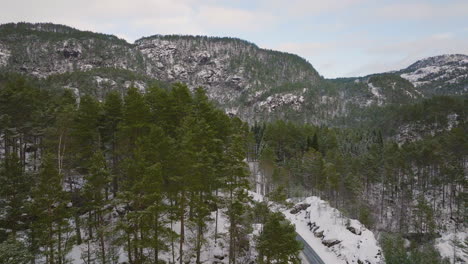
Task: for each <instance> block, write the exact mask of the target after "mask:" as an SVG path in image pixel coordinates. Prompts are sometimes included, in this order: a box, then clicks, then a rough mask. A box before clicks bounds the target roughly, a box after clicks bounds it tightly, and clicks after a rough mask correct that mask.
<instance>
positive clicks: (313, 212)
mask: <svg viewBox="0 0 468 264" xmlns="http://www.w3.org/2000/svg"><path fill="white" fill-rule="evenodd" d="M302 203H307V204H310V205H311V206H310V207H308V208H307V209H306V210H303V211H301V212H299V213H297V214H291V213H290V212H289V210H282V212H283V214H284V215H285V216H286V218H287V219H289V220H290V221H291V222H292V223H293V224H294V225H295V226H296V232H297V233H298V234H300V235H301V236H302V237H303V238H304V240H306V241H307V243H308V244H309V245H310V246H311V247H312V248H313V249H314V250H315V251H316V252H317V254H318V255H319V256H320V257H321V258H322V259H323V261H324V262H325V263H336V264H340V263H343V264H346V263H358V261H362V262H363V263H370V264H377V263H383V258H382V255H381V248H380V247H379V246H378V242H377V239H376V238H375V236H374V234H373V233H372V231H370V230H369V229H367V228H366V227H365V226H364V225H362V224H361V223H360V222H359V221H357V220H354V219H348V218H347V217H344V216H343V215H342V214H341V213H340V212H339V211H338V210H337V209H335V208H333V207H331V206H330V205H329V204H328V203H327V202H325V201H323V200H321V199H320V198H319V197H315V196H312V197H308V198H306V199H305V200H303V201H302ZM309 223H315V224H316V225H317V226H318V229H317V230H316V233H317V232H321V231H323V235H324V237H323V239H320V238H318V237H316V236H315V235H314V232H312V231H311V230H310V227H309V225H308V224H309ZM347 223H348V226H352V227H354V228H355V229H356V230H361V232H362V233H361V235H356V234H354V233H352V232H351V231H349V230H348V229H347ZM323 240H339V241H341V242H340V243H339V244H337V245H335V246H332V247H330V248H328V247H326V246H324V245H323V244H322V241H323Z"/></svg>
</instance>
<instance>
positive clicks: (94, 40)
mask: <svg viewBox="0 0 468 264" xmlns="http://www.w3.org/2000/svg"><path fill="white" fill-rule="evenodd" d="M2 71H3V72H20V73H24V74H27V75H31V76H35V77H37V78H39V79H41V80H45V81H46V82H47V85H49V86H58V87H71V88H76V89H78V90H79V93H80V94H83V93H89V94H94V95H96V96H98V97H102V96H104V95H105V94H106V93H107V91H109V90H115V89H117V90H120V91H122V92H124V91H125V89H126V88H128V87H129V86H131V85H133V86H136V87H138V88H140V89H141V90H145V89H146V88H147V87H148V86H149V85H151V84H152V83H153V82H154V81H155V80H159V81H162V82H163V83H168V84H170V83H173V82H183V83H186V84H187V85H188V86H189V87H190V88H195V87H198V86H202V87H204V88H205V89H206V90H207V93H208V96H209V97H210V98H212V99H213V100H214V101H215V102H217V103H218V104H219V106H220V107H221V108H223V109H224V110H225V111H227V112H230V113H233V114H236V115H238V116H240V117H242V118H243V119H244V120H246V121H250V122H251V121H254V120H271V119H276V118H284V119H288V120H296V121H301V122H310V123H315V124H324V123H325V124H327V123H329V122H330V120H335V119H337V118H341V117H344V116H347V115H348V114H349V113H351V112H353V111H356V109H367V108H369V107H372V106H385V105H388V104H406V103H411V102H415V101H418V100H419V99H421V98H424V97H430V96H432V95H436V94H448V95H450V94H455V95H459V94H464V93H466V91H467V89H468V88H467V87H468V79H467V78H468V77H467V76H468V56H465V55H445V56H439V57H433V58H428V59H425V60H421V61H418V62H416V63H415V64H413V65H411V66H409V67H408V68H406V69H403V70H401V71H397V72H392V73H384V74H374V75H370V76H365V77H360V78H346V79H335V80H326V79H323V78H322V77H321V76H320V75H319V74H318V73H317V71H316V70H315V69H314V68H313V66H312V65H311V64H310V63H309V62H307V61H306V60H304V59H303V58H301V57H299V56H297V55H293V54H289V53H283V52H278V51H272V50H266V49H262V48H259V47H258V46H256V45H255V44H253V43H249V42H247V41H244V40H240V39H235V38H218V37H205V36H176V35H172V36H171V35H169V36H162V35H154V36H151V37H145V38H141V39H139V40H137V41H136V42H135V43H133V44H132V43H128V42H126V41H125V40H122V39H119V38H117V37H115V36H112V35H106V34H99V33H94V32H88V31H80V30H77V29H73V28H70V27H67V26H62V25H55V24H29V23H18V24H13V23H11V24H4V25H0V72H2ZM159 84H160V85H161V82H160V83H159Z"/></svg>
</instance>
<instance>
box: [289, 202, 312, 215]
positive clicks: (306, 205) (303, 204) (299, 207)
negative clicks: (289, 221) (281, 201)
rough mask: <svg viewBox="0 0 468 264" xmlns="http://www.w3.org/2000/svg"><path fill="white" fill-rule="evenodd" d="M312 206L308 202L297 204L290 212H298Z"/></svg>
mask: <svg viewBox="0 0 468 264" xmlns="http://www.w3.org/2000/svg"><path fill="white" fill-rule="evenodd" d="M309 206H310V204H307V203H302V204H296V205H295V206H294V208H293V209H291V211H290V213H291V214H297V213H299V212H300V211H302V210H305V209H307V208H308V207H309Z"/></svg>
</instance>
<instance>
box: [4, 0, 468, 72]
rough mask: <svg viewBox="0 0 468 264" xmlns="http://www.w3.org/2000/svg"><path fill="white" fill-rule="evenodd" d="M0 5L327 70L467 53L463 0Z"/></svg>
mask: <svg viewBox="0 0 468 264" xmlns="http://www.w3.org/2000/svg"><path fill="white" fill-rule="evenodd" d="M0 6H1V9H0V23H8V22H20V21H25V22H53V23H60V24H65V25H69V26H72V27H75V28H78V29H82V30H91V31H96V32H103V33H109V34H115V35H117V36H119V37H121V38H124V39H126V40H128V41H129V42H133V41H134V40H136V39H138V38H140V37H143V36H149V35H154V34H194V35H209V36H229V37H238V38H242V39H246V40H248V41H250V42H254V43H256V44H257V45H258V46H260V47H262V48H268V49H274V50H280V51H287V52H291V53H295V54H298V55H300V56H302V57H304V58H306V59H307V60H308V61H309V62H310V63H311V64H312V65H313V66H314V67H315V68H316V69H317V70H318V71H319V73H320V74H321V75H323V76H325V77H328V78H332V77H348V76H359V75H366V74H370V73H376V72H383V71H389V70H398V69H401V68H404V67H406V66H408V65H409V64H411V63H413V62H414V61H416V60H418V59H420V58H424V57H427V56H433V55H440V54H448V53H462V54H468V0H425V1H422V0H419V1H418V0H388V1H387V0H231V1H228V0H218V1H215V0H73V1H71V0H0Z"/></svg>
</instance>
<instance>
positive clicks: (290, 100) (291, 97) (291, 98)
mask: <svg viewBox="0 0 468 264" xmlns="http://www.w3.org/2000/svg"><path fill="white" fill-rule="evenodd" d="M303 103H304V96H302V95H295V94H292V93H283V94H275V95H270V96H268V97H267V98H266V100H265V101H261V102H259V103H258V106H259V107H260V108H266V109H267V110H268V112H273V111H274V110H275V109H276V108H278V107H280V106H283V105H290V106H291V107H292V108H293V109H294V110H296V111H297V110H299V109H301V106H302V104H303Z"/></svg>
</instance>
